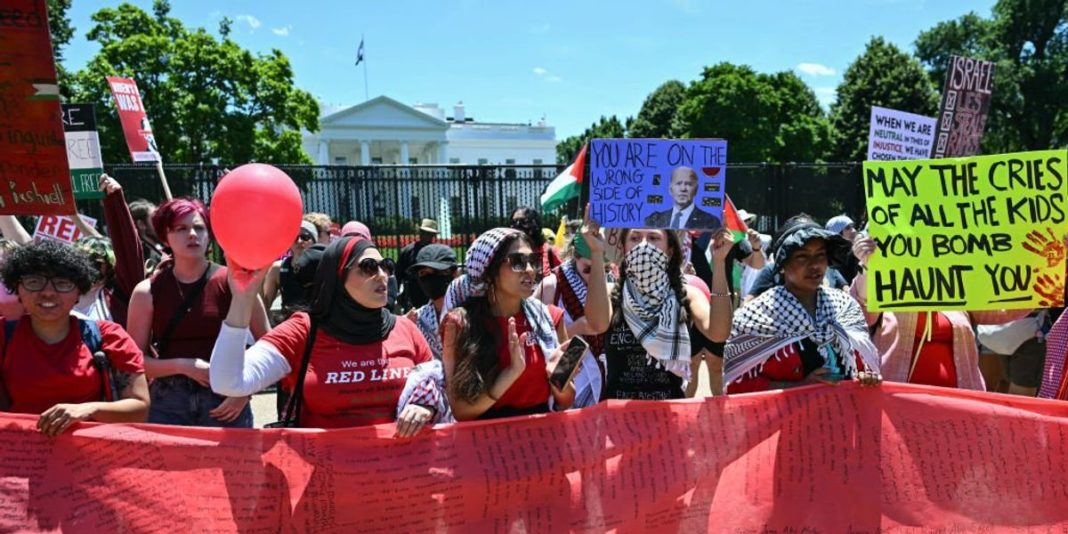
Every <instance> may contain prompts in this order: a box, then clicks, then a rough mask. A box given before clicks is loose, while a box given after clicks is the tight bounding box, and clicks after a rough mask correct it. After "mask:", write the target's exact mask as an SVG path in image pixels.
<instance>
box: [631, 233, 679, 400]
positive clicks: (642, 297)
mask: <svg viewBox="0 0 1068 534" xmlns="http://www.w3.org/2000/svg"><path fill="white" fill-rule="evenodd" d="M626 262H627V279H626V281H625V282H624V284H623V319H624V320H625V321H626V322H627V326H628V327H629V328H630V330H631V332H633V333H634V336H635V337H636V338H637V339H638V342H639V343H641V345H642V348H644V349H645V352H646V353H648V355H649V360H650V363H658V364H660V365H661V366H663V367H664V369H666V370H668V371H670V372H671V373H673V374H675V375H677V376H681V377H683V378H685V379H687V380H688V379H689V376H690V332H689V331H688V330H687V329H686V325H683V324H679V300H678V297H677V296H676V295H675V291H674V290H673V289H672V288H671V280H670V278H669V275H668V272H667V264H668V257H667V254H664V252H662V251H661V250H660V249H658V248H656V247H655V246H653V245H651V244H649V243H647V242H643V243H641V244H640V245H638V246H636V247H634V248H633V249H631V251H630V252H629V253H628V254H627V258H626ZM654 360H655V362H654Z"/></svg>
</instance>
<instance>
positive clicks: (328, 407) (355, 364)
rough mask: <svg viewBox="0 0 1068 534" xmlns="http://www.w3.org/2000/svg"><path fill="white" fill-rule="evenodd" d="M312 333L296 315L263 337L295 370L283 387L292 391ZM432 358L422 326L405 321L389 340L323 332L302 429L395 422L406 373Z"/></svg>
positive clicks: (312, 362)
mask: <svg viewBox="0 0 1068 534" xmlns="http://www.w3.org/2000/svg"><path fill="white" fill-rule="evenodd" d="M310 330H311V321H310V319H309V318H308V314H307V313H303V312H298V313H296V314H293V316H292V317H290V318H289V319H288V320H286V321H285V322H283V323H282V324H280V325H278V326H277V327H275V328H274V330H271V331H270V332H268V333H267V335H265V336H263V338H261V339H262V340H263V341H266V342H268V343H270V344H271V345H273V346H274V347H275V348H277V349H278V352H281V353H282V356H284V357H285V359H286V360H288V361H289V366H290V367H291V368H292V369H293V371H292V372H290V373H289V375H287V376H286V377H285V378H283V379H282V387H285V388H286V389H289V390H290V391H292V390H293V388H294V386H295V385H296V382H297V374H298V373H300V364H301V358H303V357H304V347H305V345H306V343H307V340H308V332H309V331H310ZM431 359H433V356H432V355H431V353H430V347H429V346H427V344H426V339H424V338H423V335H422V334H421V333H420V332H419V328H418V327H416V326H415V323H412V322H411V321H409V320H408V319H405V318H404V317H398V318H397V324H396V326H394V327H393V330H392V331H390V333H389V335H388V336H386V338H385V339H383V340H380V341H376V342H374V343H368V344H366V345H353V344H351V343H346V342H344V341H341V340H339V339H337V338H335V337H333V336H331V335H330V334H328V333H326V331H325V330H323V329H322V328H319V331H318V332H317V333H316V334H315V346H314V347H312V353H311V359H310V360H309V363H308V375H307V376H306V377H305V379H304V407H303V411H302V413H301V417H300V426H302V427H310V428H341V427H352V426H364V425H377V424H381V423H391V422H393V421H394V420H395V419H396V410H397V401H399V400H400V395H401V392H403V391H404V384H405V382H407V379H408V373H410V372H411V370H412V368H413V367H415V366H416V365H417V364H420V363H423V362H428V361H430V360H431Z"/></svg>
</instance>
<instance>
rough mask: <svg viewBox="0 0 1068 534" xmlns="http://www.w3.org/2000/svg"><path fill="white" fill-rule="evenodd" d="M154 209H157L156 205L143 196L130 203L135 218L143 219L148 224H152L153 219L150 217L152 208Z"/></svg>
mask: <svg viewBox="0 0 1068 534" xmlns="http://www.w3.org/2000/svg"><path fill="white" fill-rule="evenodd" d="M154 209H156V205H155V204H153V203H151V202H149V201H147V200H145V199H143V198H139V199H137V200H135V201H133V202H131V203H130V215H131V216H133V220H135V221H141V222H143V223H145V224H148V225H151V224H152V221H150V220H148V219H149V217H151V216H152V210H154Z"/></svg>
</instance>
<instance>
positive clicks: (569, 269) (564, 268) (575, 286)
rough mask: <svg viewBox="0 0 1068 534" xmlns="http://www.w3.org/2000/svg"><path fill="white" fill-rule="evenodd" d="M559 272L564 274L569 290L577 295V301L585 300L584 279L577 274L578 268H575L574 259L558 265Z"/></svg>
mask: <svg viewBox="0 0 1068 534" xmlns="http://www.w3.org/2000/svg"><path fill="white" fill-rule="evenodd" d="M560 272H562V273H563V274H564V278H567V284H568V285H569V286H571V290H572V291H574V292H575V296H576V297H578V299H579V302H583V303H585V302H586V291H587V289H586V281H585V280H583V279H582V275H580V274H579V272H578V269H576V268H575V260H571V261H568V262H565V263H564V264H563V265H561V266H560Z"/></svg>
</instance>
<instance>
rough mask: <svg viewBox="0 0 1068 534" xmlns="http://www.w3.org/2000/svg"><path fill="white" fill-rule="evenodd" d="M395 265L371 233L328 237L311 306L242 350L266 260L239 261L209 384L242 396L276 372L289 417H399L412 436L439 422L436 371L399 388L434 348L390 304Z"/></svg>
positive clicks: (326, 424) (324, 420) (349, 420)
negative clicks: (247, 264) (418, 383)
mask: <svg viewBox="0 0 1068 534" xmlns="http://www.w3.org/2000/svg"><path fill="white" fill-rule="evenodd" d="M307 254H309V252H305V256H306V255H307ZM393 269H394V263H393V260H391V259H388V258H383V257H382V254H381V253H380V252H379V250H378V248H377V247H376V246H375V245H374V243H372V242H371V241H369V240H366V239H363V238H360V237H351V236H346V237H342V238H340V239H338V240H336V241H334V242H333V243H331V244H329V245H327V247H326V250H325V251H324V252H323V254H322V258H321V259H320V260H319V265H318V268H317V269H316V274H315V284H314V288H315V289H314V291H315V295H314V298H313V300H312V304H311V309H310V311H308V312H303V311H298V312H297V313H295V314H293V316H292V317H290V318H289V319H287V320H286V321H285V322H283V323H282V324H280V325H278V326H277V327H275V329H274V330H272V331H271V332H270V333H269V334H267V335H266V336H264V337H263V338H262V339H260V340H259V341H257V342H256V344H254V345H253V346H252V347H250V348H248V349H247V350H246V349H245V331H246V328H248V326H249V324H250V321H251V320H252V319H253V318H254V317H255V315H254V313H258V312H257V311H256V308H257V306H258V304H257V302H258V300H259V299H258V296H257V291H258V288H259V285H260V283H262V281H263V278H264V276H265V273H266V271H267V269H266V268H264V269H259V270H257V271H251V272H250V271H246V270H243V269H242V270H237V269H235V270H234V273H233V274H232V275H231V276H230V280H229V284H230V289H231V291H232V293H233V303H232V304H231V306H230V310H229V313H228V314H227V316H226V321H225V323H223V326H222V330H221V331H220V332H219V337H218V339H217V340H216V342H215V349H214V351H213V353H212V360H211V384H212V388H213V389H214V390H215V391H216V392H217V393H220V394H223V395H231V396H244V395H251V394H252V393H255V392H257V391H260V390H262V389H263V388H265V387H267V386H269V385H271V384H273V383H275V382H278V381H279V380H281V381H282V386H283V388H284V389H286V390H287V391H290V392H292V397H291V399H290V402H289V404H288V405H287V407H286V411H285V415H284V417H283V418H282V421H281V424H282V426H286V427H299V428H344V427H355V426H366V425H377V424H385V423H394V422H395V423H396V424H397V434H398V435H399V436H401V437H408V436H413V435H415V434H416V433H418V432H419V431H420V430H422V429H423V427H424V426H425V425H427V424H431V423H434V422H442V421H441V419H440V418H441V417H443V416H445V415H447V414H448V410H447V407H446V406H445V401H444V395H442V394H441V391H440V390H438V389H437V382H436V381H434V382H430V383H428V384H427V385H426V387H420V388H418V389H419V391H418V392H417V393H415V394H412V395H404V393H405V391H406V386H407V385H408V382H409V381H410V379H411V376H416V375H417V374H418V370H419V369H420V368H421V366H420V364H424V363H428V362H431V363H433V362H432V360H433V356H432V355H431V353H430V347H428V346H427V343H426V340H425V339H423V336H422V334H421V333H420V332H419V328H418V327H416V326H415V324H413V323H412V322H411V321H409V320H408V319H405V318H403V317H398V316H396V315H394V314H392V313H391V312H390V311H389V310H388V309H387V307H386V303H387V295H386V291H387V280H388V278H389V276H390V275H391V274H392V273H393ZM439 371H440V368H439ZM438 376H439V377H440V372H439V373H438ZM408 389H412V388H408Z"/></svg>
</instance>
